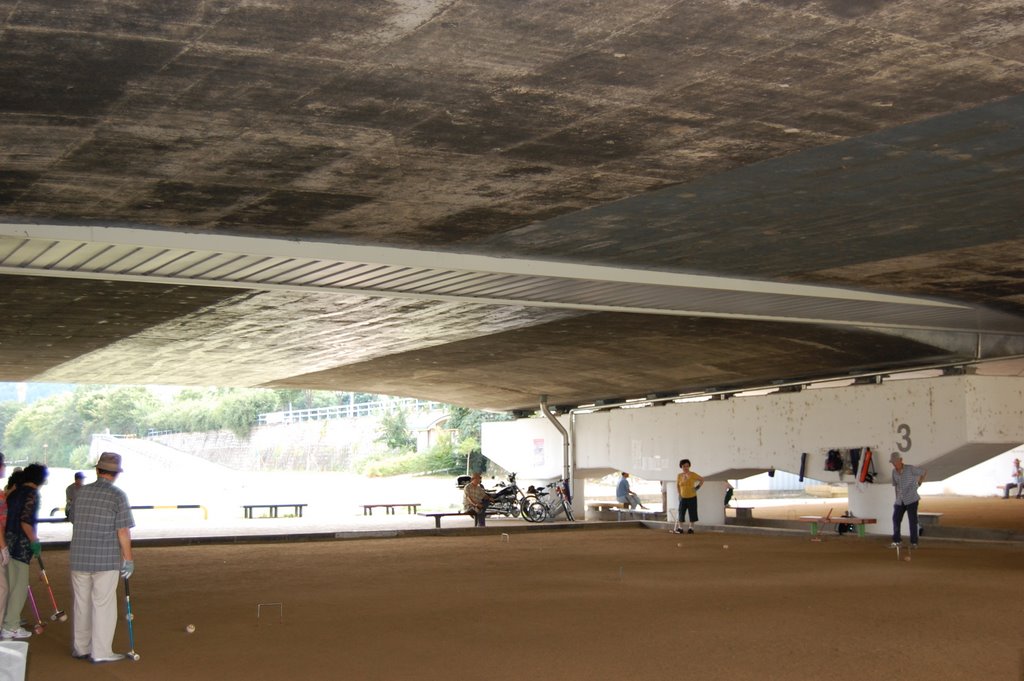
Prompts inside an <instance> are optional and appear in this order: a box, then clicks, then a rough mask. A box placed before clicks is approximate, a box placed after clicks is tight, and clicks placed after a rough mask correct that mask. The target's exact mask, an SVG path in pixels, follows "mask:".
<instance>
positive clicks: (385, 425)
mask: <svg viewBox="0 0 1024 681" xmlns="http://www.w3.org/2000/svg"><path fill="white" fill-rule="evenodd" d="M377 442H380V443H383V444H384V446H385V447H387V448H388V449H389V450H390V451H392V452H411V451H413V450H414V449H416V438H414V437H413V434H412V431H410V430H409V422H408V417H407V415H406V413H405V410H404V409H400V408H395V409H389V410H388V411H387V412H385V413H384V414H383V415H382V416H381V419H380V431H379V435H378V437H377Z"/></svg>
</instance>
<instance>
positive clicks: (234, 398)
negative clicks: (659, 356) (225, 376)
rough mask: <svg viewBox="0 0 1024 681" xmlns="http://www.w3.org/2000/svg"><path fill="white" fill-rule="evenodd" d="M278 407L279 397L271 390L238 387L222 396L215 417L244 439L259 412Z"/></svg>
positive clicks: (224, 426) (247, 435)
mask: <svg viewBox="0 0 1024 681" xmlns="http://www.w3.org/2000/svg"><path fill="white" fill-rule="evenodd" d="M280 408H281V402H280V399H279V397H278V395H277V393H275V392H274V391H272V390H259V389H240V390H234V391H231V392H229V393H228V394H226V395H224V396H223V398H222V399H221V402H220V406H218V407H217V411H216V418H217V420H218V421H219V422H220V424H221V427H222V428H225V429H227V430H230V431H231V432H233V433H234V434H235V435H236V436H237V437H238V438H239V439H242V440H244V439H246V438H248V437H249V434H250V433H251V432H252V429H253V427H254V426H255V425H256V422H257V421H258V420H259V415H260V414H264V413H266V412H269V411H277V410H279V409H280Z"/></svg>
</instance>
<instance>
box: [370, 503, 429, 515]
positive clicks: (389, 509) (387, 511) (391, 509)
mask: <svg viewBox="0 0 1024 681" xmlns="http://www.w3.org/2000/svg"><path fill="white" fill-rule="evenodd" d="M399 506H405V510H406V512H407V513H409V514H410V515H411V514H413V513H415V512H416V511H417V510H419V507H420V505H419V504H363V515H373V509H375V508H383V509H384V515H394V514H395V508H397V507H399Z"/></svg>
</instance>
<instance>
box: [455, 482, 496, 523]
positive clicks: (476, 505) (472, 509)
mask: <svg viewBox="0 0 1024 681" xmlns="http://www.w3.org/2000/svg"><path fill="white" fill-rule="evenodd" d="M491 501H492V498H491V495H490V494H488V493H487V490H485V489H484V486H483V485H482V484H481V483H480V474H479V473H473V477H472V478H471V479H470V481H469V482H468V483H467V484H466V486H465V487H463V488H462V507H463V508H464V509H465V511H466V513H468V514H470V515H471V516H473V526H474V527H484V526H486V525H487V507H488V506H489V505H490V504H491Z"/></svg>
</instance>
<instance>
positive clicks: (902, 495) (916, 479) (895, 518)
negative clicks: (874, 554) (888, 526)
mask: <svg viewBox="0 0 1024 681" xmlns="http://www.w3.org/2000/svg"><path fill="white" fill-rule="evenodd" d="M889 462H890V463H891V464H892V466H893V471H892V486H893V489H894V490H895V491H896V503H895V504H894V505H893V510H892V546H893V548H895V547H897V546H899V545H900V526H901V525H902V524H903V516H904V514H906V515H907V520H908V522H909V523H910V546H911V548H915V549H916V548H917V505H918V503H919V502H920V501H921V496H920V495H919V494H918V493H917V488H918V487H920V486H921V483H922V482H924V477H925V475H927V474H928V471H926V470H925V469H923V468H919V467H917V466H911V465H908V464H905V463H903V457H902V456H900V454H899V452H893V453H892V455H891V456H890V457H889Z"/></svg>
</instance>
